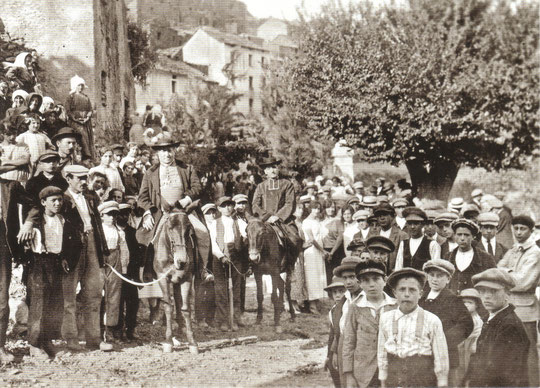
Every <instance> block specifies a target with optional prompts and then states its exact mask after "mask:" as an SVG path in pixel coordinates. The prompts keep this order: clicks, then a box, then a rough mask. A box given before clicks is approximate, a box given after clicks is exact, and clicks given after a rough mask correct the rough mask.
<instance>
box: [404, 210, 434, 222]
mask: <svg viewBox="0 0 540 388" xmlns="http://www.w3.org/2000/svg"><path fill="white" fill-rule="evenodd" d="M403 218H405V219H406V220H407V221H420V222H426V221H427V219H428V217H427V214H426V213H425V212H424V211H423V210H422V209H420V208H418V207H413V206H411V207H406V208H405V209H404V210H403Z"/></svg>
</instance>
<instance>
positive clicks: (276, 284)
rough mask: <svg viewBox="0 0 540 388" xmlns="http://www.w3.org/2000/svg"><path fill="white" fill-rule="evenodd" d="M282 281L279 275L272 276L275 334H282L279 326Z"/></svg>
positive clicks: (281, 307)
mask: <svg viewBox="0 0 540 388" xmlns="http://www.w3.org/2000/svg"><path fill="white" fill-rule="evenodd" d="M283 289H284V285H283V279H282V278H281V276H279V273H277V274H273V275H272V303H273V305H274V326H275V330H276V333H278V334H280V333H283V329H282V327H281V324H280V318H281V311H282V310H283Z"/></svg>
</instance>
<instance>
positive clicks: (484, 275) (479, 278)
mask: <svg viewBox="0 0 540 388" xmlns="http://www.w3.org/2000/svg"><path fill="white" fill-rule="evenodd" d="M472 282H473V284H474V288H477V287H487V288H493V289H495V290H502V289H503V288H505V289H507V290H511V289H512V288H514V287H515V286H516V282H515V280H514V278H513V277H512V275H510V274H509V273H508V272H507V271H505V270H504V269H501V268H489V269H486V270H485V271H484V272H480V273H479V274H476V275H474V276H473V277H472Z"/></svg>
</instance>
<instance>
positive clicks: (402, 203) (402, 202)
mask: <svg viewBox="0 0 540 388" xmlns="http://www.w3.org/2000/svg"><path fill="white" fill-rule="evenodd" d="M408 205H409V202H407V200H406V199H405V198H396V199H394V201H392V206H393V207H395V208H396V207H407V206H408Z"/></svg>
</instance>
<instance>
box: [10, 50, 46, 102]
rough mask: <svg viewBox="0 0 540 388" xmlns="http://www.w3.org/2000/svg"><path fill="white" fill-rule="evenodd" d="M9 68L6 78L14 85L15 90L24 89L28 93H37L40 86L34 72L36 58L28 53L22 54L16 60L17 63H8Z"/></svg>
mask: <svg viewBox="0 0 540 388" xmlns="http://www.w3.org/2000/svg"><path fill="white" fill-rule="evenodd" d="M4 65H5V66H6V67H9V69H8V71H7V72H6V78H7V79H8V80H9V81H10V82H11V83H12V86H14V89H23V90H24V91H26V92H27V93H32V92H34V91H35V87H36V85H37V84H38V82H37V77H36V73H35V71H34V58H33V57H32V54H30V53H28V52H22V53H20V54H19V55H17V57H16V58H15V62H13V63H6V62H4Z"/></svg>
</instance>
